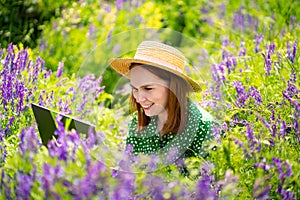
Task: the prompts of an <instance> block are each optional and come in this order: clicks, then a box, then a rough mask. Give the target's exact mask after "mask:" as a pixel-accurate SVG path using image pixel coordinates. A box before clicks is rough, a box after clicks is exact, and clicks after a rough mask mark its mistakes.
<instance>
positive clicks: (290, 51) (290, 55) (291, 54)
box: [286, 41, 298, 64]
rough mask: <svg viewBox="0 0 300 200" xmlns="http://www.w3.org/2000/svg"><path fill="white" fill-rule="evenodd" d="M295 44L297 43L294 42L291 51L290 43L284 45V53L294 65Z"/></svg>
mask: <svg viewBox="0 0 300 200" xmlns="http://www.w3.org/2000/svg"><path fill="white" fill-rule="evenodd" d="M297 44H298V41H295V42H294V44H293V49H291V44H290V42H287V45H286V53H287V58H288V59H289V60H290V61H291V62H292V63H293V64H294V62H295V57H296V52H297Z"/></svg>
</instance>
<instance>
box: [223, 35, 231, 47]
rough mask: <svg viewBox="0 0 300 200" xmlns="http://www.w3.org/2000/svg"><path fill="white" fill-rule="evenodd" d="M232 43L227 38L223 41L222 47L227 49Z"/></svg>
mask: <svg viewBox="0 0 300 200" xmlns="http://www.w3.org/2000/svg"><path fill="white" fill-rule="evenodd" d="M229 44H230V42H229V38H228V37H226V38H225V39H224V40H223V41H222V46H224V47H227V46H229Z"/></svg>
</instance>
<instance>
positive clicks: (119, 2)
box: [116, 0, 127, 10]
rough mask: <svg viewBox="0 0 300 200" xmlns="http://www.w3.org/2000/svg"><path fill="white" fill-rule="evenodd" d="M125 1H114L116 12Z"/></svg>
mask: <svg viewBox="0 0 300 200" xmlns="http://www.w3.org/2000/svg"><path fill="white" fill-rule="evenodd" d="M126 1H127V0H116V7H117V9H118V10H120V9H121V8H122V6H123V4H124V3H125V2H126Z"/></svg>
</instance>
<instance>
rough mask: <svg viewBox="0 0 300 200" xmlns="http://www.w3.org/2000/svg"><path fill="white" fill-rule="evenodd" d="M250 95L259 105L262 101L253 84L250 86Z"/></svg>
mask: <svg viewBox="0 0 300 200" xmlns="http://www.w3.org/2000/svg"><path fill="white" fill-rule="evenodd" d="M250 97H252V98H253V99H254V100H255V104H256V105H260V104H261V103H262V98H261V95H260V92H259V91H258V90H257V89H256V88H255V87H253V86H251V87H250Z"/></svg>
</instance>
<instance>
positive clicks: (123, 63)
mask: <svg viewBox="0 0 300 200" xmlns="http://www.w3.org/2000/svg"><path fill="white" fill-rule="evenodd" d="M108 63H109V65H110V66H111V67H112V68H113V69H114V70H116V72H118V73H119V74H121V75H122V76H125V77H127V78H128V79H130V76H129V71H130V69H129V68H130V66H131V64H132V63H139V64H145V65H151V66H154V67H158V68H160V69H163V70H166V71H169V72H171V73H173V74H175V75H177V76H179V77H181V78H183V79H185V80H186V81H187V82H188V83H189V84H190V85H191V87H192V88H193V90H194V92H200V91H201V90H202V89H201V86H200V85H199V84H198V83H197V82H196V81H194V80H193V79H192V78H190V77H188V76H187V75H185V74H183V73H181V72H179V71H176V70H174V69H171V68H169V67H166V66H164V65H161V64H158V63H156V62H150V61H145V60H140V59H134V58H112V59H110V60H109V61H108Z"/></svg>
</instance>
